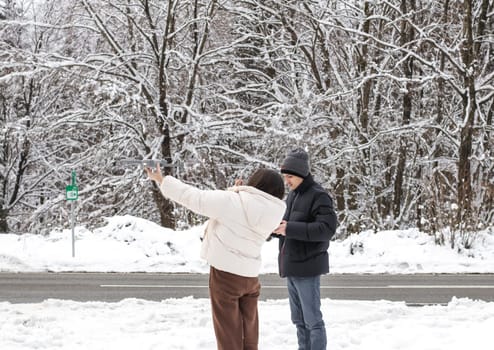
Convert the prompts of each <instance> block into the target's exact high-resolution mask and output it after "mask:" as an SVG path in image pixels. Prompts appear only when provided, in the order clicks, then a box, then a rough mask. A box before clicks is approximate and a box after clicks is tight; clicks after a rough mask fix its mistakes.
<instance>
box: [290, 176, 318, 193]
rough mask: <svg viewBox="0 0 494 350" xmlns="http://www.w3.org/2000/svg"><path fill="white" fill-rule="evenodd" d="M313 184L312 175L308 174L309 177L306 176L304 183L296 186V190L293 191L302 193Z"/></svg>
mask: <svg viewBox="0 0 494 350" xmlns="http://www.w3.org/2000/svg"><path fill="white" fill-rule="evenodd" d="M313 184H314V179H313V177H312V175H311V174H309V175H307V177H305V179H304V181H302V183H301V184H300V185H298V186H297V188H296V189H294V190H293V191H294V192H296V193H304V192H305V191H307V189H308V188H310V187H311V186H312V185H313Z"/></svg>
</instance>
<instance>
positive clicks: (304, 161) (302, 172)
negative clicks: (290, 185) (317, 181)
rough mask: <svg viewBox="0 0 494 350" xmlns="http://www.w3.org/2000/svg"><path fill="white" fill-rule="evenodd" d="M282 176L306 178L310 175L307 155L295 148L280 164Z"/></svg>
mask: <svg viewBox="0 0 494 350" xmlns="http://www.w3.org/2000/svg"><path fill="white" fill-rule="evenodd" d="M281 173H282V174H291V175H295V176H298V177H301V178H304V179H305V178H306V177H307V176H308V175H309V173H310V168H309V155H308V154H307V152H305V151H304V150H303V149H301V148H297V149H295V150H293V151H291V152H290V153H288V155H287V156H286V158H285V160H284V161H283V163H282V164H281Z"/></svg>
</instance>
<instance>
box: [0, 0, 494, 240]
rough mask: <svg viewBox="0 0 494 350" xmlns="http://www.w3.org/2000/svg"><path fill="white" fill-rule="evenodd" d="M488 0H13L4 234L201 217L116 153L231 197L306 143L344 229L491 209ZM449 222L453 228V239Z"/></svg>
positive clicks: (2, 105)
mask: <svg viewBox="0 0 494 350" xmlns="http://www.w3.org/2000/svg"><path fill="white" fill-rule="evenodd" d="M493 82H494V1H492V0H464V1H458V0H439V1H429V0H373V1H364V0H351V1H350V0H349V1H341V0H340V1H336V0H326V1H323V0H319V1H308V0H259V1H256V0H243V1H234V0H97V1H96V0H53V1H51V0H36V1H28V0H25V1H22V0H18V1H15V0H2V1H0V130H1V133H0V232H15V233H23V232H30V233H40V234H46V233H48V232H50V231H51V230H52V229H54V228H59V227H66V226H68V225H69V220H68V218H69V216H70V203H69V202H68V201H66V199H65V186H66V185H68V184H69V183H70V179H71V172H72V171H73V170H74V171H75V172H76V174H77V184H78V186H79V200H78V201H77V204H76V206H75V210H76V216H77V221H78V222H80V223H84V224H85V225H87V226H95V225H98V224H100V223H101V221H102V218H104V217H109V216H113V215H125V214H131V215H135V216H139V217H142V218H146V219H149V220H153V221H155V222H158V223H161V224H162V225H163V226H166V227H171V228H176V229H180V228H186V227H189V226H191V225H196V224H198V223H200V222H202V221H201V220H203V218H200V217H197V216H195V215H193V214H191V213H190V212H188V211H186V210H184V209H183V208H180V207H176V206H174V204H173V203H171V202H169V201H167V200H165V199H164V198H163V197H162V196H161V195H160V194H159V192H158V189H157V188H156V187H155V186H153V185H152V184H151V183H150V182H149V181H147V180H146V178H145V176H143V172H142V169H138V168H136V167H129V166H128V165H125V164H123V163H122V162H120V160H122V159H147V158H152V159H165V160H167V161H169V162H173V163H176V164H179V165H180V166H179V167H177V168H166V169H164V171H165V172H166V173H167V174H173V175H175V176H177V177H179V178H181V179H182V180H184V181H186V182H188V183H193V184H195V185H197V186H199V187H201V188H205V189H206V188H208V189H213V188H218V189H223V188H226V187H228V186H229V185H231V184H232V183H233V180H234V179H235V178H241V177H244V178H245V177H246V176H248V174H249V173H250V171H251V170H252V169H254V168H256V167H259V166H263V167H270V168H274V169H277V168H278V167H279V164H280V162H281V161H282V159H283V158H284V156H285V155H286V152H287V151H289V150H290V149H292V148H295V147H303V148H305V149H306V150H307V151H308V152H309V154H310V156H311V168H312V172H313V174H314V176H315V178H316V180H318V181H320V182H321V184H322V185H323V186H324V187H325V188H326V189H327V190H328V191H329V192H330V193H331V194H332V196H333V198H334V202H335V207H336V210H337V212H338V216H339V220H340V227H339V234H340V237H341V236H348V235H349V234H352V233H358V232H360V231H362V230H367V229H372V230H376V231H377V230H383V229H394V228H407V227H418V228H419V229H420V230H421V231H424V232H427V233H430V234H431V235H434V236H435V239H436V242H437V243H440V244H444V243H450V244H452V245H454V244H455V243H454V242H457V240H454V239H450V238H448V239H447V240H445V237H450V236H451V235H453V236H455V235H457V236H458V237H460V238H461V240H462V242H463V244H464V245H465V246H467V247H468V245H469V244H470V243H471V241H472V240H473V239H474V238H475V232H477V231H478V230H482V229H485V228H486V227H490V226H492V224H493V219H494V147H493V146H494V136H493V135H494V124H493V114H494V84H493ZM448 233H449V234H448Z"/></svg>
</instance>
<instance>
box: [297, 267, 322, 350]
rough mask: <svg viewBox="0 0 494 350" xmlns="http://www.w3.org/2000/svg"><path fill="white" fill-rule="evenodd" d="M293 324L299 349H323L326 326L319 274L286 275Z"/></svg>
mask: <svg viewBox="0 0 494 350" xmlns="http://www.w3.org/2000/svg"><path fill="white" fill-rule="evenodd" d="M287 286H288V299H289V301H290V311H291V317H292V322H293V324H294V325H295V326H296V327H297V339H298V349H299V350H325V349H326V345H327V339H326V327H325V325H324V321H323V319H322V312H321V290H320V289H321V288H320V287H321V276H314V277H287Z"/></svg>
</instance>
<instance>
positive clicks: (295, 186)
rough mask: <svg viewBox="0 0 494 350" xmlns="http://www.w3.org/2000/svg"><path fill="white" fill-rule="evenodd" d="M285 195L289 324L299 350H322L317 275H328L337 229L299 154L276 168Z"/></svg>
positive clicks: (283, 261) (283, 258) (282, 259)
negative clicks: (333, 237)
mask: <svg viewBox="0 0 494 350" xmlns="http://www.w3.org/2000/svg"><path fill="white" fill-rule="evenodd" d="M281 173H282V174H283V177H284V180H285V183H286V185H287V186H288V187H289V189H290V192H289V193H288V197H287V199H286V204H287V208H286V211H285V215H284V217H283V220H282V222H281V224H280V225H279V226H278V228H277V229H276V230H275V231H274V235H275V236H277V237H279V239H280V242H279V247H280V251H279V256H278V264H279V272H280V276H281V277H286V278H287V287H288V296H289V302H290V311H291V319H292V322H293V324H294V325H295V326H296V327H297V339H298V348H299V350H322V349H326V344H327V339H326V328H325V325H324V320H323V316H322V313H321V293H320V280H321V275H322V274H326V273H328V272H329V258H328V248H329V240H330V239H331V237H332V236H333V235H334V233H335V231H336V226H337V219H336V214H335V212H334V209H333V200H332V199H331V197H330V196H329V194H328V193H327V192H326V191H325V190H324V189H323V188H322V187H321V186H320V185H319V184H318V183H316V182H315V181H314V179H313V178H312V175H311V174H310V168H309V156H308V154H307V152H305V151H304V150H302V149H296V150H294V151H292V152H290V153H289V154H288V156H287V157H286V158H285V160H284V161H283V163H282V165H281Z"/></svg>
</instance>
